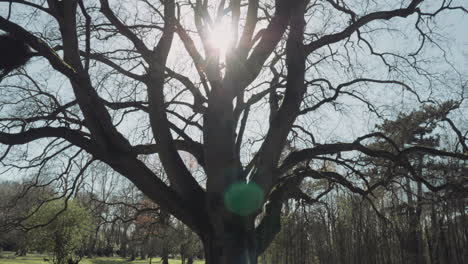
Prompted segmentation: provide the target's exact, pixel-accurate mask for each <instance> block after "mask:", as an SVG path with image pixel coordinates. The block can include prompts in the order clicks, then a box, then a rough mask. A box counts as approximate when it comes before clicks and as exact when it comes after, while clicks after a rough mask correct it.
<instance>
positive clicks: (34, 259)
mask: <svg viewBox="0 0 468 264" xmlns="http://www.w3.org/2000/svg"><path fill="white" fill-rule="evenodd" d="M44 258H50V257H49V256H47V255H41V254H28V255H26V256H24V257H17V256H15V255H14V252H8V251H6V252H2V253H0V264H51V262H46V261H44ZM149 263H150V260H149V259H144V260H140V259H137V260H134V261H129V260H127V259H123V258H119V257H96V258H91V259H90V258H84V259H83V260H82V261H80V264H149ZM151 263H153V264H158V263H162V262H161V258H153V259H152V260H151ZM180 263H181V260H180V259H170V260H169V264H180ZM202 263H204V261H199V260H195V261H194V264H202Z"/></svg>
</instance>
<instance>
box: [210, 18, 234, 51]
mask: <svg viewBox="0 0 468 264" xmlns="http://www.w3.org/2000/svg"><path fill="white" fill-rule="evenodd" d="M208 41H209V44H210V46H211V47H212V48H215V49H218V50H219V53H220V57H221V58H224V57H225V56H226V53H227V51H228V49H229V47H230V46H231V45H232V42H233V31H232V29H231V25H229V23H227V22H226V21H221V22H219V23H217V24H216V25H214V26H213V27H212V28H211V30H210V32H209V39H208Z"/></svg>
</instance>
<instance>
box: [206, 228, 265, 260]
mask: <svg viewBox="0 0 468 264" xmlns="http://www.w3.org/2000/svg"><path fill="white" fill-rule="evenodd" d="M202 242H203V246H204V249H205V259H206V262H205V263H206V264H257V253H256V247H255V235H254V232H250V233H225V234H221V235H212V234H210V235H208V236H206V237H204V238H203V239H202Z"/></svg>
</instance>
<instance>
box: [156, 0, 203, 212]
mask: <svg viewBox="0 0 468 264" xmlns="http://www.w3.org/2000/svg"><path fill="white" fill-rule="evenodd" d="M164 18H165V24H164V29H163V34H162V36H161V38H160V40H159V42H158V44H157V46H156V47H155V48H154V50H153V52H152V54H151V59H152V60H151V61H149V73H148V75H149V81H148V82H147V87H148V102H149V118H150V124H151V129H152V131H153V134H154V136H155V138H156V142H157V144H158V145H159V147H160V151H159V158H160V159H161V163H162V165H163V167H164V170H165V172H166V174H167V176H168V178H169V181H170V182H171V185H172V187H173V188H174V189H175V190H176V191H177V193H178V194H179V195H180V196H181V197H183V199H184V200H186V201H192V202H193V204H194V207H197V208H198V210H203V206H204V191H203V189H202V188H201V187H200V185H199V184H198V182H197V181H196V180H195V178H194V177H193V176H192V174H191V173H190V171H189V170H188V169H187V167H186V166H185V164H184V162H183V160H182V158H181V157H180V155H179V153H178V152H177V148H176V146H175V143H174V139H173V138H172V134H171V131H170V129H171V126H170V122H169V120H168V117H167V113H166V104H165V102H164V84H165V72H166V62H167V57H168V55H169V51H170V48H171V46H172V40H173V38H174V31H175V22H176V21H175V3H174V0H166V1H165V2H164Z"/></svg>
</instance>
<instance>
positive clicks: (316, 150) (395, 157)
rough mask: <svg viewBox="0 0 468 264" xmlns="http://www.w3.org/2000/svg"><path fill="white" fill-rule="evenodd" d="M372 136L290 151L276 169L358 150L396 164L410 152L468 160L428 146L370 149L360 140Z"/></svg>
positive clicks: (376, 134) (465, 156)
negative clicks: (393, 149) (395, 150)
mask: <svg viewBox="0 0 468 264" xmlns="http://www.w3.org/2000/svg"><path fill="white" fill-rule="evenodd" d="M373 136H378V137H381V136H380V133H372V134H369V135H366V136H363V137H359V138H358V139H357V140H356V141H354V142H352V143H334V144H323V145H318V146H316V147H313V148H308V149H303V150H299V151H294V152H292V153H290V154H289V155H288V156H287V157H286V159H285V160H284V161H283V163H282V165H281V166H280V167H279V169H278V173H279V174H282V173H285V172H287V171H288V170H290V169H292V168H293V167H294V166H295V165H297V164H299V163H301V162H304V161H308V160H310V159H313V158H314V157H317V156H322V155H333V154H339V153H341V152H351V151H358V152H361V153H364V154H366V155H368V156H371V157H375V158H383V159H386V160H390V161H392V162H394V163H396V164H400V165H404V166H407V156H408V155H409V154H412V153H418V152H419V153H426V154H429V155H433V156H441V157H452V158H457V159H461V160H468V155H465V154H462V153H453V152H448V151H443V150H438V149H433V148H428V147H422V146H414V147H409V148H406V149H403V150H401V151H397V152H396V153H394V152H389V151H386V150H380V149H371V148H368V147H366V146H364V145H362V144H361V141H362V140H364V139H367V138H370V137H373Z"/></svg>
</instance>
